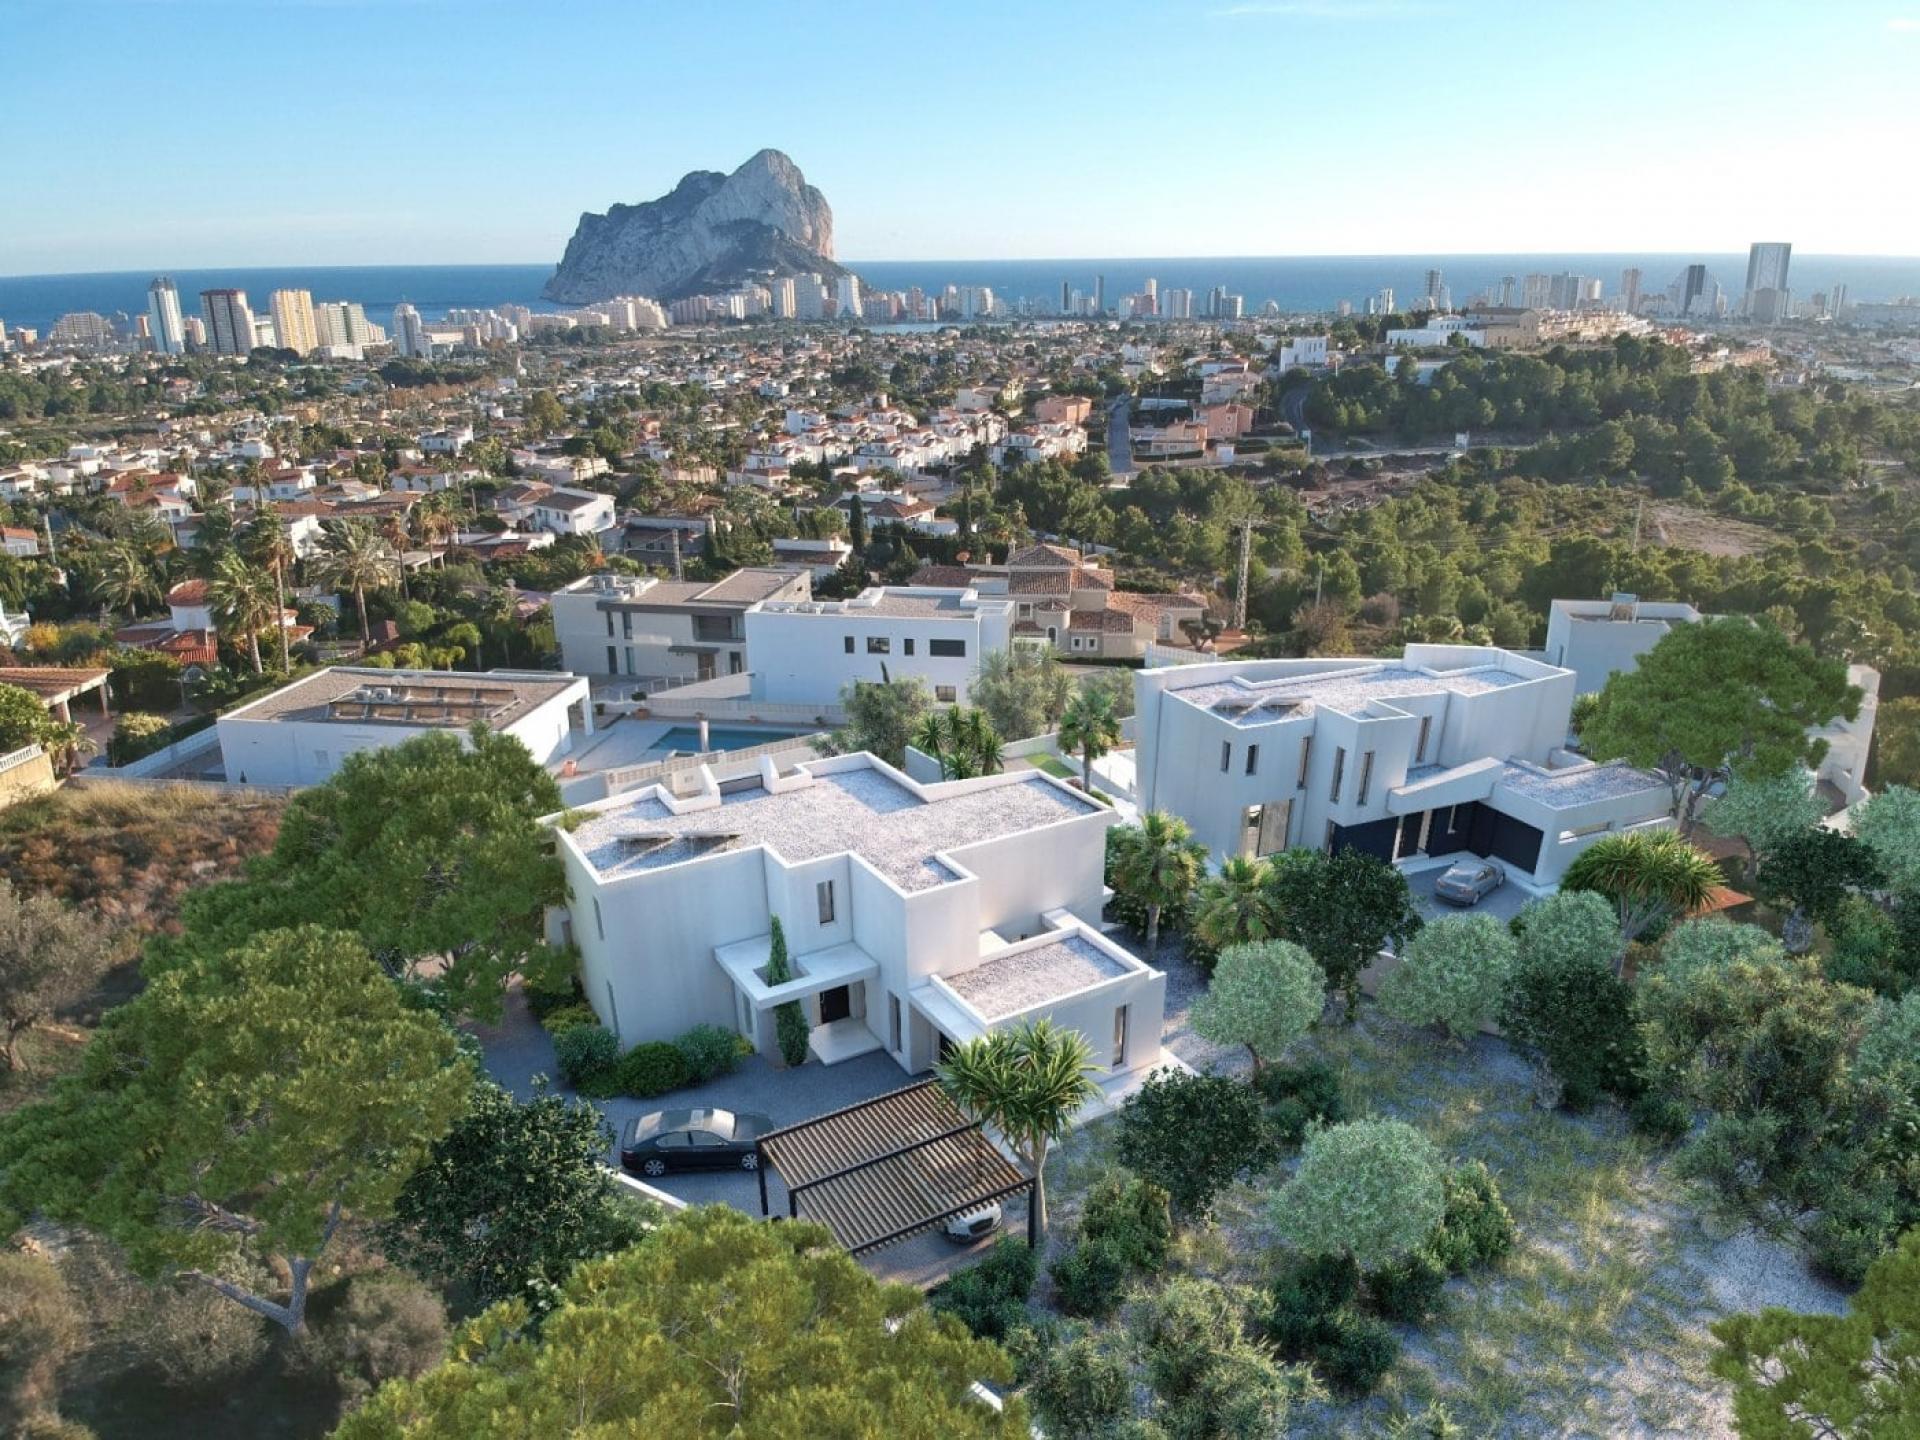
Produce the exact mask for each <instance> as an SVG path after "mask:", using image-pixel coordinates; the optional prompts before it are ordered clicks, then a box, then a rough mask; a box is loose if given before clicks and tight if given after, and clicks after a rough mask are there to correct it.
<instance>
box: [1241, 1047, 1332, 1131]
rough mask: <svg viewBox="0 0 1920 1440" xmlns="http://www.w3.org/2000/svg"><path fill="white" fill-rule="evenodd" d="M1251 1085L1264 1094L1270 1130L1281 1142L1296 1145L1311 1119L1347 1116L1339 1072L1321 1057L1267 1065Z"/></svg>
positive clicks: (1325, 1121) (1324, 1119)
mask: <svg viewBox="0 0 1920 1440" xmlns="http://www.w3.org/2000/svg"><path fill="white" fill-rule="evenodd" d="M1255 1085H1256V1086H1257V1088H1258V1089H1259V1091H1260V1093H1261V1095H1262V1096H1264V1097H1265V1098H1266V1101H1267V1104H1268V1106H1269V1108H1268V1110H1267V1119H1268V1120H1269V1121H1270V1122H1271V1124H1272V1127H1273V1132H1274V1134H1275V1136H1276V1137H1277V1138H1278V1139H1279V1140H1280V1141H1282V1142H1283V1143H1284V1144H1288V1145H1298V1144H1299V1143H1300V1142H1301V1141H1302V1140H1304V1139H1306V1136H1307V1127H1308V1126H1309V1125H1311V1124H1313V1123H1314V1122H1315V1121H1319V1122H1321V1123H1322V1124H1326V1125H1338V1124H1339V1123H1340V1122H1341V1121H1343V1120H1345V1119H1346V1118H1347V1098H1346V1094H1345V1092H1344V1090H1343V1088H1342V1086H1341V1083H1340V1072H1339V1071H1338V1070H1336V1069H1334V1067H1333V1066H1331V1065H1329V1064H1328V1063H1327V1062H1326V1061H1324V1060H1310V1061H1308V1062H1307V1063H1306V1064H1304V1065H1269V1066H1267V1067H1266V1068H1265V1069H1263V1070H1262V1071H1261V1072H1260V1078H1259V1079H1258V1080H1257V1081H1256V1082H1255Z"/></svg>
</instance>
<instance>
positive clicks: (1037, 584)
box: [1007, 570, 1073, 595]
mask: <svg viewBox="0 0 1920 1440" xmlns="http://www.w3.org/2000/svg"><path fill="white" fill-rule="evenodd" d="M1072 589H1073V579H1072V577H1071V576H1070V575H1069V574H1068V573H1067V572H1066V571H1064V570H1042V571H1039V572H1037V573H1036V572H1033V571H1028V572H1027V573H1025V574H1016V575H1009V576H1008V577H1007V593H1008V594H1009V595H1065V594H1067V593H1069V592H1070V591H1071V590H1072Z"/></svg>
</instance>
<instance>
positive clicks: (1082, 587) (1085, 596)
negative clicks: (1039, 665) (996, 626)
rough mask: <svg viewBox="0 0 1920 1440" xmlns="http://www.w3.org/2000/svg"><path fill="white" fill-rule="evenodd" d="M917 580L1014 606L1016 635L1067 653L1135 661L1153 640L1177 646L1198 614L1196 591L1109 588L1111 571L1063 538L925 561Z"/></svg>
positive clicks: (1203, 606)
mask: <svg viewBox="0 0 1920 1440" xmlns="http://www.w3.org/2000/svg"><path fill="white" fill-rule="evenodd" d="M914 583H915V584H917V585H966V586H971V587H972V588H973V589H975V590H977V591H978V592H979V593H980V595H981V596H982V597H983V598H984V597H988V596H1005V597H1007V598H1008V599H1010V600H1011V601H1012V602H1013V604H1014V607H1015V611H1014V627H1013V634H1014V638H1015V639H1016V640H1025V641H1029V642H1035V643H1044V644H1047V645H1051V646H1052V647H1053V648H1054V649H1055V650H1057V651H1058V652H1059V653H1060V655H1061V656H1062V657H1063V658H1065V659H1069V660H1073V659H1079V660H1091V659H1104V660H1137V659H1139V658H1140V657H1141V656H1143V655H1144V654H1146V651H1147V646H1148V645H1150V644H1154V643H1159V644H1163V645H1179V644H1181V643H1183V641H1184V640H1185V639H1186V632H1185V631H1184V630H1183V629H1182V628H1181V626H1182V625H1183V624H1185V623H1187V622H1198V621H1200V620H1202V619H1204V618H1205V617H1206V613H1207V602H1206V599H1205V598H1204V597H1203V596H1199V595H1145V594H1140V593H1138V592H1135V591H1131V590H1117V589H1115V588H1114V577H1113V572H1112V571H1111V570H1108V569H1105V568H1103V567H1102V566H1101V565H1100V562H1099V561H1098V560H1097V559H1094V558H1091V557H1086V556H1082V555H1081V554H1080V552H1079V551H1077V550H1071V549H1068V548H1067V547H1066V546H1064V545H1029V546H1027V547H1026V549H1024V550H1017V551H1015V552H1014V553H1013V554H1012V555H1009V556H1008V557H1007V562H1006V564H1004V565H970V566H955V565H928V566H923V567H922V568H921V570H920V572H919V573H918V574H917V575H915V576H914Z"/></svg>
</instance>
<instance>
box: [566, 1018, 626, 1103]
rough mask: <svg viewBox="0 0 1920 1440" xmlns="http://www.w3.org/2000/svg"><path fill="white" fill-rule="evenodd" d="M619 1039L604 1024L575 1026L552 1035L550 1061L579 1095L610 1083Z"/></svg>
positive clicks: (617, 1053)
mask: <svg viewBox="0 0 1920 1440" xmlns="http://www.w3.org/2000/svg"><path fill="white" fill-rule="evenodd" d="M619 1059H620V1042H619V1041H618V1040H617V1039H615V1038H614V1034H613V1032H612V1031H611V1030H609V1029H607V1028H606V1026H604V1025H576V1026H574V1027H573V1028H572V1029H571V1030H563V1031H561V1032H560V1033H559V1034H558V1035H556V1036H554V1037H553V1062H554V1064H555V1066H557V1067H558V1069H559V1071H560V1078H561V1079H562V1080H563V1081H565V1082H566V1083H567V1084H568V1085H570V1086H572V1087H573V1088H574V1089H575V1090H578V1091H579V1092H580V1093H581V1094H583V1095H585V1094H590V1093H592V1092H593V1091H594V1090H598V1089H600V1088H601V1087H602V1086H607V1085H611V1084H612V1083H613V1082H614V1065H615V1063H616V1062H617V1061H618V1060H619Z"/></svg>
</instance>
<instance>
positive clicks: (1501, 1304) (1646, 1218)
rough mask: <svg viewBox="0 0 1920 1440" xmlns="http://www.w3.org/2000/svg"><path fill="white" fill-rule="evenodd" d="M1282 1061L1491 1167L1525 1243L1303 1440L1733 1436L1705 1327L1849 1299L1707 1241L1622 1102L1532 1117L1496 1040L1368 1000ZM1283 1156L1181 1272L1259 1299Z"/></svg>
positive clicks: (1514, 1063) (1518, 1069)
mask: <svg viewBox="0 0 1920 1440" xmlns="http://www.w3.org/2000/svg"><path fill="white" fill-rule="evenodd" d="M1160 963H1161V965H1162V968H1164V969H1166V970H1167V971H1168V976H1169V985H1168V997H1167V1008H1168V1014H1167V1034H1168V1043H1169V1048H1171V1049H1173V1050H1175V1051H1176V1052H1177V1053H1179V1054H1180V1055H1181V1057H1182V1058H1183V1059H1185V1060H1187V1061H1188V1062H1189V1063H1191V1064H1193V1065H1195V1066H1196V1068H1204V1069H1216V1070H1220V1071H1239V1070H1242V1069H1244V1066H1245V1063H1246V1062H1245V1059H1244V1055H1240V1056H1235V1055H1231V1054H1228V1053H1226V1052H1222V1051H1219V1050H1217V1049H1214V1048H1213V1047H1210V1046H1207V1045H1206V1044H1205V1042H1203V1041H1200V1040H1199V1039H1198V1037H1195V1036H1193V1035H1192V1034H1191V1032H1190V1031H1188V1030H1187V1028H1186V1013H1185V1012H1186V1007H1187V1005H1188V1003H1189V1002H1190V1000H1191V998H1192V996H1193V995H1194V994H1196V993H1198V990H1199V988H1200V986H1201V985H1202V984H1203V983H1204V982H1202V981H1201V980H1200V979H1199V977H1198V976H1197V975H1194V974H1193V973H1192V971H1191V967H1189V966H1187V965H1186V963H1185V962H1184V961H1183V960H1181V959H1180V958H1179V956H1178V955H1177V953H1175V952H1174V951H1173V950H1172V948H1171V947H1163V950H1162V954H1161V957H1160ZM1182 972H1186V973H1184V974H1183V973H1182ZM1332 1013H1333V1014H1334V1015H1336V1016H1337V1013H1338V1007H1337V1006H1335V1007H1334V1010H1333V1012H1332ZM1288 1058H1289V1059H1290V1060H1294V1061H1299V1060H1306V1059H1314V1058H1318V1059H1324V1060H1326V1061H1328V1062H1330V1063H1332V1064H1333V1065H1335V1066H1336V1067H1338V1068H1339V1069H1340V1070H1341V1072H1342V1074H1343V1076H1344V1077H1345V1081H1346V1085H1347V1097H1348V1105H1349V1110H1350V1114H1351V1115H1353V1116H1358V1115H1361V1114H1365V1113H1367V1112H1369V1111H1372V1112H1376V1113H1379V1114H1384V1115H1390V1116H1393V1117H1396V1118H1399V1119H1403V1120H1406V1121H1408V1122H1410V1123H1411V1124H1413V1125H1415V1126H1417V1127H1418V1128H1419V1129H1420V1130H1421V1131H1423V1132H1424V1133H1425V1134H1426V1135H1427V1136H1429V1137H1430V1138H1431V1139H1432V1140H1433V1141H1434V1142H1435V1143H1436V1144H1437V1145H1438V1146H1439V1147H1440V1148H1441V1150H1442V1152H1443V1153H1445V1154H1446V1155H1447V1156H1449V1157H1450V1158H1455V1159H1477V1160H1483V1161H1485V1162H1486V1163H1487V1165H1488V1166H1489V1167H1490V1168H1491V1169H1492V1170H1493V1172H1494V1175H1495V1177H1496V1178H1497V1180H1498V1181H1499V1184H1500V1189H1501V1194H1502V1196H1503V1197H1504V1198H1505V1200H1506V1203H1507V1205H1508V1207H1509V1208H1510V1209H1511V1210H1512V1211H1513V1215H1514V1219H1515V1221H1516V1222H1517V1225H1518V1231H1519V1238H1518V1243H1517V1245H1516V1247H1515V1250H1514V1253H1513V1254H1512V1255H1511V1256H1509V1257H1508V1258H1507V1260H1506V1261H1505V1262H1504V1263H1503V1264H1501V1265H1500V1266H1499V1267H1497V1268H1495V1269H1493V1270H1489V1271H1480V1272H1474V1273H1472V1274H1469V1275H1467V1276H1465V1277H1463V1278H1460V1279H1455V1280H1453V1281H1450V1282H1449V1283H1448V1286H1447V1302H1446V1305H1445V1307H1444V1308H1443V1310H1442V1312H1441V1313H1440V1314H1439V1315H1438V1316H1437V1317H1435V1318H1434V1319H1433V1320H1432V1321H1430V1322H1429V1323H1428V1324H1427V1325H1425V1326H1424V1327H1421V1328H1419V1329H1413V1328H1411V1327H1404V1326H1403V1327H1397V1328H1398V1330H1399V1333H1400V1335H1401V1338H1402V1340H1403V1341H1404V1342H1405V1348H1404V1349H1403V1351H1402V1353H1401V1357H1400V1360H1399V1363H1398V1364H1397V1365H1396V1366H1395V1367H1394V1369H1393V1370H1392V1372H1391V1373H1390V1374H1389V1375H1388V1377H1387V1380H1386V1382H1385V1384H1384V1385H1383V1386H1382V1387H1381V1390H1380V1392H1379V1394H1378V1395H1376V1396H1375V1397H1373V1398H1372V1399H1370V1400H1368V1401H1364V1402H1357V1403H1356V1402H1339V1401H1335V1402H1330V1403H1329V1404H1327V1405H1324V1406H1318V1407H1313V1409H1312V1410H1310V1411H1309V1412H1308V1413H1306V1414H1304V1415H1303V1416H1302V1417H1301V1422H1300V1423H1299V1424H1298V1425H1296V1427H1295V1433H1296V1434H1301V1435H1314V1434H1324V1433H1339V1434H1350V1433H1351V1434H1362V1435H1364V1434H1365V1433H1367V1432H1366V1422H1369V1421H1377V1422H1384V1421H1385V1420H1386V1419H1388V1418H1389V1417H1391V1416H1392V1415H1393V1414H1395V1413H1397V1412H1398V1411H1399V1410H1401V1409H1403V1408H1404V1409H1407V1410H1417V1409H1418V1408H1419V1407H1420V1406H1421V1405H1423V1404H1425V1403H1426V1402H1427V1401H1429V1400H1435V1399H1437V1400H1441V1401H1444V1402H1445V1404H1446V1406H1447V1407H1448V1409H1449V1410H1450V1411H1451V1412H1452V1414H1453V1416H1454V1418H1455V1419H1456V1420H1457V1421H1458V1422H1460V1423H1461V1424H1462V1425H1463V1426H1464V1428H1465V1433H1466V1434H1468V1435H1472V1436H1476V1437H1480V1436H1488V1437H1495V1436H1497V1437H1513V1440H1518V1437H1527V1440H1534V1437H1572V1436H1582V1437H1584V1436H1593V1437H1608V1440H1614V1437H1622V1440H1626V1437H1656V1436H1662V1437H1664V1436H1673V1437H1679V1436H1686V1437H1690V1440H1721V1437H1729V1440H1730V1437H1731V1436H1732V1435H1733V1430H1732V1425H1731V1419H1730V1413H1729V1404H1728V1395H1727V1391H1726V1387H1725V1386H1724V1385H1723V1384H1722V1383H1721V1382H1719V1381H1717V1380H1715V1379H1713V1378H1712V1376H1710V1375H1709V1373H1708V1371H1707V1362H1708V1359H1709V1358H1710V1356H1711V1353H1712V1348H1713V1340H1712V1337H1711V1335H1710V1334H1709V1333H1708V1328H1707V1327H1708V1326H1709V1325H1710V1324H1711V1323H1712V1322H1713V1321H1714V1320H1716V1319H1718V1318H1720V1316H1722V1315H1724V1314H1728V1313H1734V1312H1738V1311H1742V1310H1749V1309H1754V1308H1757V1307H1759V1306H1761V1305H1767V1304H1777V1305H1785V1306H1788V1307H1790V1308H1793V1309H1799V1310H1827V1311H1838V1310H1840V1309H1841V1308H1843V1304H1844V1301H1843V1297H1842V1296H1841V1294H1840V1293H1839V1292H1837V1291H1835V1290H1833V1289H1831V1288H1830V1287H1828V1286H1826V1285H1824V1284H1822V1283H1820V1282H1819V1281H1818V1280H1816V1279H1815V1278H1814V1277H1813V1276H1812V1275H1811V1274H1810V1273H1809V1272H1808V1271H1807V1269H1806V1267H1805V1265H1804V1264H1803V1263H1802V1262H1801V1261H1800V1260H1799V1258H1798V1257H1797V1256H1796V1255H1795V1254H1794V1253H1793V1252H1791V1251H1789V1250H1787V1249H1786V1248H1784V1247H1781V1246H1777V1245H1774V1244H1771V1243H1769V1242H1765V1241H1762V1240H1759V1239H1756V1238H1754V1237H1750V1236H1749V1237H1742V1238H1737V1239H1734V1240H1730V1241H1722V1242H1719V1243H1715V1242H1713V1241H1710V1240H1709V1239H1708V1238H1707V1237H1706V1236H1705V1235H1704V1234H1703V1233H1702V1232H1701V1230H1700V1228H1699V1226H1698V1224H1697V1223H1696V1221H1695V1219H1694V1215H1693V1212H1692V1210H1691V1208H1690V1207H1688V1206H1687V1205H1686V1204H1685V1203H1684V1201H1683V1199H1682V1197H1681V1196H1680V1195H1679V1193H1678V1191H1677V1188H1676V1186H1675V1185H1674V1183H1673V1182H1672V1181H1671V1180H1670V1178H1669V1177H1668V1174H1667V1171H1666V1166H1665V1164H1664V1155H1663V1153H1662V1152H1660V1151H1658V1150H1656V1149H1654V1148H1653V1147H1650V1146H1648V1145H1647V1144H1646V1143H1644V1142H1643V1141H1641V1140H1640V1139H1639V1138H1638V1137H1637V1136H1635V1135H1634V1134H1633V1133H1632V1131H1631V1129H1630V1128H1629V1127H1628V1125H1627V1123H1626V1120H1625V1117H1624V1116H1623V1115H1621V1114H1620V1113H1619V1111H1617V1110H1616V1109H1613V1108H1611V1107H1603V1108H1602V1109H1600V1110H1598V1111H1596V1112H1594V1113H1593V1114H1592V1115H1589V1116H1572V1115H1568V1114H1565V1113H1563V1112H1548V1111H1543V1110H1541V1109H1539V1108H1538V1107H1537V1106H1536V1105H1535V1104H1534V1098H1533V1096H1534V1077H1533V1073H1532V1069H1531V1067H1530V1066H1529V1065H1528V1064H1527V1063H1526V1062H1525V1061H1524V1060H1523V1059H1521V1058H1520V1057H1519V1056H1518V1055H1516V1054H1515V1053H1514V1052H1513V1051H1512V1050H1510V1049H1509V1048H1508V1046H1507V1045H1506V1044H1505V1043H1504V1042H1503V1041H1500V1040H1497V1039H1494V1038H1492V1037H1488V1036H1482V1037H1480V1038H1478V1039H1477V1040H1476V1041H1475V1042H1474V1043H1473V1044H1472V1045H1471V1046H1468V1047H1466V1048H1463V1049H1455V1048H1450V1047H1448V1046H1446V1045H1444V1044H1443V1043H1441V1042H1440V1041H1438V1040H1436V1039H1435V1038H1434V1037H1433V1036H1431V1035H1429V1034H1427V1033H1425V1032H1420V1031H1415V1030H1411V1029H1409V1028H1407V1027H1405V1026H1402V1025H1400V1024H1398V1023H1396V1022H1394V1021H1393V1020H1391V1019H1389V1018H1388V1017H1386V1016H1384V1015H1382V1014H1381V1013H1380V1012H1379V1011H1377V1010H1376V1009H1375V1008H1373V1007H1372V1006H1371V1005H1368V1006H1367V1007H1366V1008H1365V1009H1364V1010H1363V1012H1362V1018H1361V1021H1360V1023H1359V1024H1358V1025H1355V1026H1351V1027H1348V1026H1344V1025H1342V1024H1341V1023H1340V1022H1339V1020H1338V1019H1337V1018H1335V1019H1330V1020H1329V1021H1327V1022H1324V1023H1323V1025H1322V1026H1321V1028H1320V1029H1319V1030H1317V1031H1316V1032H1314V1033H1313V1034H1312V1035H1310V1036H1309V1037H1308V1038H1307V1039H1306V1040H1305V1041H1303V1042H1302V1043H1301V1045H1300V1046H1298V1047H1297V1053H1295V1054H1293V1055H1290V1056H1289V1057H1288ZM1113 1133H1114V1125H1113V1122H1111V1121H1103V1122H1101V1123H1099V1124H1096V1125H1093V1126H1090V1127H1088V1128H1087V1129H1085V1130H1082V1131H1080V1132H1078V1133H1076V1134H1075V1135H1074V1136H1072V1137H1071V1138H1070V1139H1069V1140H1068V1142H1067V1143H1066V1144H1065V1145H1064V1146H1063V1147H1061V1149H1060V1150H1059V1151H1058V1152H1056V1154H1057V1158H1056V1159H1055V1160H1054V1161H1053V1162H1052V1163H1053V1166H1054V1168H1053V1169H1052V1170H1050V1172H1049V1177H1050V1186H1051V1190H1052V1194H1053V1196H1054V1197H1055V1198H1054V1204H1055V1207H1056V1209H1055V1217H1054V1226H1053V1229H1054V1236H1055V1241H1056V1243H1058V1242H1061V1241H1064V1240H1066V1239H1068V1238H1070V1236H1071V1234H1072V1226H1073V1222H1074V1220H1075V1219H1076V1218H1077V1215H1078V1212H1079V1208H1080V1203H1081V1199H1082V1197H1083V1196H1084V1194H1085V1191H1086V1188H1087V1186H1088V1185H1090V1184H1091V1182H1092V1180H1093V1178H1094V1177H1095V1176H1096V1175H1097V1174H1099V1172H1100V1170H1101V1169H1102V1167H1103V1166H1105V1165H1107V1164H1110V1163H1112V1145H1113ZM1292 1163H1293V1162H1292V1159H1291V1157H1289V1159H1288V1160H1286V1161H1285V1162H1283V1163H1282V1164H1281V1165H1280V1166H1277V1167H1275V1169H1274V1170H1273V1171H1271V1172H1269V1173H1268V1174H1265V1175H1261V1176H1259V1177H1256V1179H1255V1180H1254V1181H1253V1182H1252V1183H1243V1184H1240V1185H1236V1186H1234V1187H1233V1188H1232V1189H1230V1190H1229V1191H1228V1192H1227V1194H1226V1195H1225V1196H1223V1198H1222V1200H1221V1201H1220V1203H1219V1204H1218V1206H1217V1207H1216V1210H1215V1213H1214V1216H1213V1220H1212V1222H1211V1223H1210V1224H1209V1225H1207V1226H1204V1227H1200V1228H1197V1229H1195V1230H1192V1231H1191V1232H1189V1233H1188V1234H1186V1235H1183V1236H1182V1237H1181V1238H1180V1239H1179V1241H1178V1242H1177V1243H1176V1250H1175V1259H1174V1263H1175V1264H1177V1265H1180V1266H1183V1267H1185V1268H1188V1269H1191V1270H1193V1271H1195V1272H1197V1273H1200V1274H1203V1275H1207V1276H1210V1277H1213V1278H1217V1279H1221V1280H1227V1281H1233V1282H1238V1283H1242V1284H1248V1285H1254V1286H1261V1287H1264V1285H1265V1284H1266V1282H1267V1280H1268V1278H1269V1276H1270V1275H1271V1273H1272V1268H1273V1259H1274V1257H1275V1256H1276V1254H1277V1253H1278V1241H1277V1240H1276V1238H1275V1236H1274V1234H1273V1232H1272V1227H1271V1226H1270V1225H1269V1223H1268V1221H1267V1218H1266V1213H1265V1212H1266V1207H1267V1199H1268V1196H1269V1195H1270V1194H1271V1193H1272V1191H1273V1190H1275V1189H1277V1188H1278V1186H1279V1185H1280V1184H1281V1183H1282V1182H1283V1181H1284V1179H1285V1178H1286V1174H1287V1172H1288V1170H1289V1169H1290V1167H1291V1165H1292ZM1041 1293H1042V1294H1044V1286H1043V1287H1042V1291H1041Z"/></svg>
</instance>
